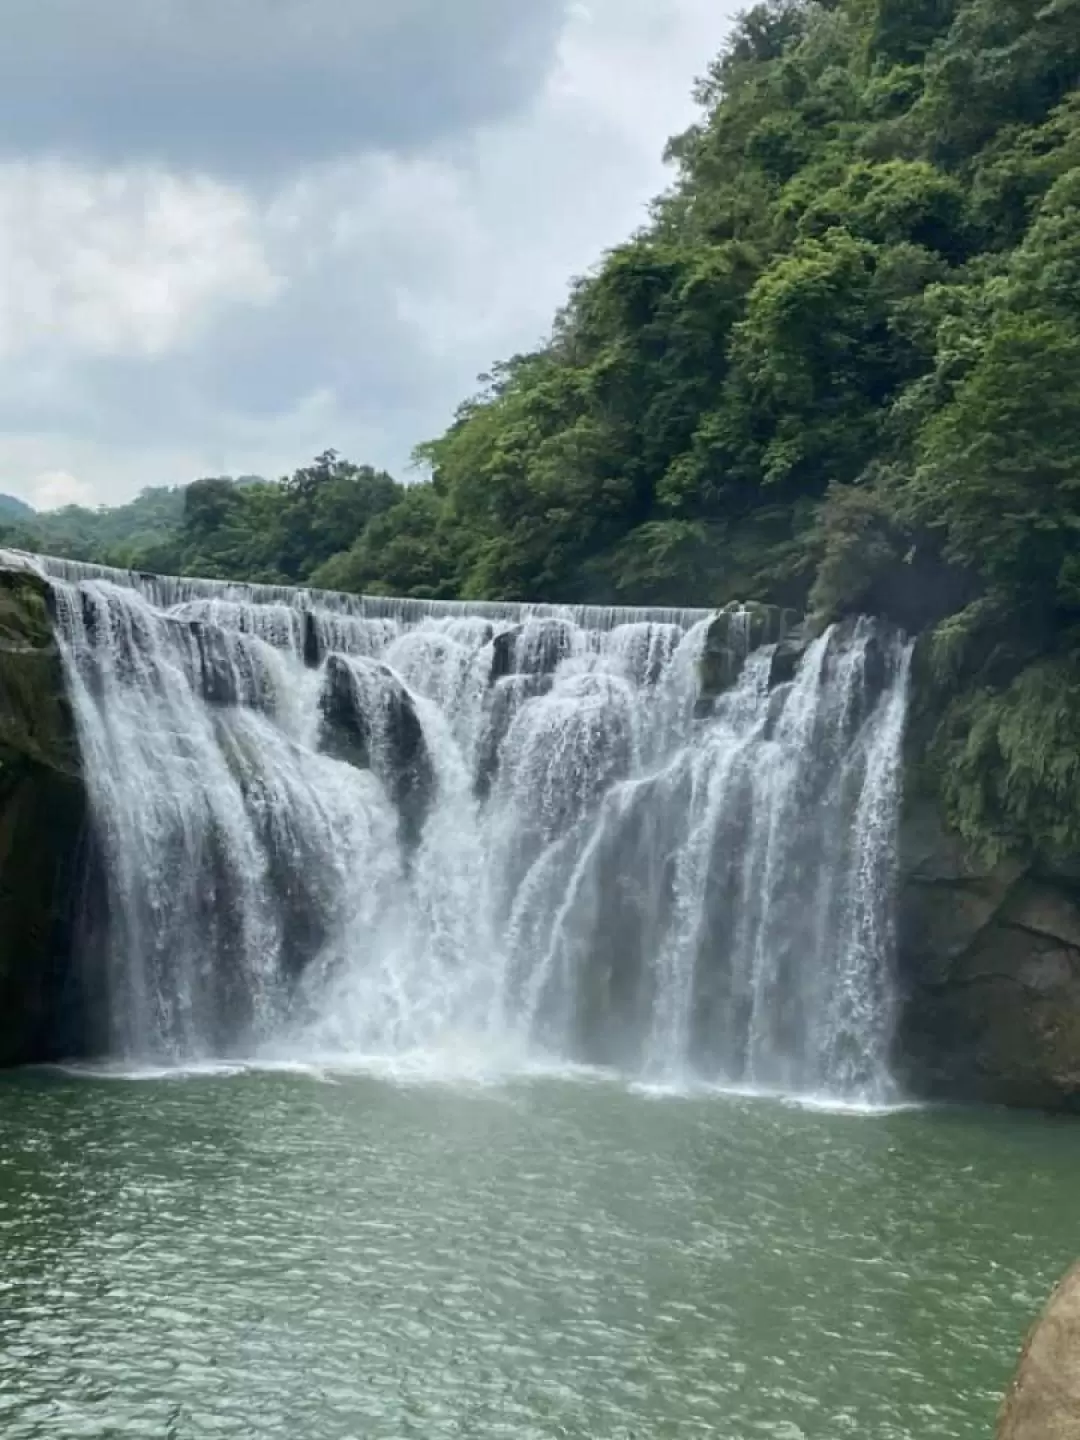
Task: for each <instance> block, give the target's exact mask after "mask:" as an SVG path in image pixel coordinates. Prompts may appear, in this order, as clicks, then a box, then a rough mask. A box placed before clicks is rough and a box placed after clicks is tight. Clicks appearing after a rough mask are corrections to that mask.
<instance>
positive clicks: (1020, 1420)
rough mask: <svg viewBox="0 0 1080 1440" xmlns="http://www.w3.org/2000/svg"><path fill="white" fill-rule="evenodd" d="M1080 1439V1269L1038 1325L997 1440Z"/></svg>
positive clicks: (1005, 1408)
mask: <svg viewBox="0 0 1080 1440" xmlns="http://www.w3.org/2000/svg"><path fill="white" fill-rule="evenodd" d="M1078 1436H1080V1265H1077V1266H1075V1267H1074V1268H1073V1269H1072V1270H1071V1271H1070V1272H1069V1273H1068V1275H1066V1276H1065V1278H1064V1280H1062V1282H1061V1284H1060V1285H1059V1286H1058V1287H1057V1289H1056V1290H1055V1291H1054V1293H1053V1295H1051V1297H1050V1300H1049V1302H1048V1303H1047V1306H1046V1309H1045V1310H1044V1311H1043V1313H1042V1315H1041V1316H1040V1318H1039V1319H1038V1320H1037V1321H1036V1323H1035V1325H1034V1327H1033V1328H1032V1330H1031V1332H1030V1334H1029V1335H1028V1338H1027V1342H1026V1344H1025V1345H1024V1348H1023V1351H1022V1353H1021V1355H1020V1363H1019V1365H1018V1367H1017V1371H1016V1375H1015V1377H1014V1379H1013V1382H1012V1384H1011V1386H1010V1387H1009V1392H1008V1394H1007V1395H1006V1397H1005V1403H1004V1405H1003V1406H1002V1409H1001V1416H1000V1419H999V1423H998V1430H997V1440H1077V1437H1078Z"/></svg>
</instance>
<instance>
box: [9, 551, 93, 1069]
mask: <svg viewBox="0 0 1080 1440" xmlns="http://www.w3.org/2000/svg"><path fill="white" fill-rule="evenodd" d="M51 603H52V597H51V591H50V589H49V586H48V583H47V582H46V581H44V580H42V579H41V578H40V577H39V576H36V575H34V574H33V573H32V572H31V571H28V570H20V569H4V570H0V1065H14V1064H24V1063H28V1062H33V1061H42V1060H50V1059H55V1058H58V1057H60V1056H61V1055H64V1054H70V1053H74V1052H77V1051H79V1050H81V1049H83V1048H84V1046H85V1039H86V1026H87V1023H88V1018H89V1015H90V1012H91V1010H92V1008H93V1007H92V1005H91V1004H88V1001H87V996H86V995H85V994H84V992H83V989H82V978H81V976H80V975H79V974H78V973H76V969H75V966H74V953H75V949H76V946H75V936H76V932H77V930H78V928H79V926H80V924H81V923H82V920H83V916H84V914H85V911H86V907H87V906H88V905H89V904H90V903H91V899H92V897H91V896H90V895H89V894H87V893H86V891H85V890H84V889H83V880H84V878H85V877H86V875H87V865H88V861H89V858H90V857H89V854H88V847H89V830H88V825H87V806H86V795H85V791H84V788H83V785H82V780H81V776H80V770H79V756H78V745H77V740H76V735H75V727H74V722H73V719H72V713H71V707H70V705H69V703H68V698H67V694H66V690H65V685H64V675H63V667H62V664H61V659H60V654H59V651H58V649H57V646H56V643H55V640H54V638H53V631H52V622H51V618H50V606H51Z"/></svg>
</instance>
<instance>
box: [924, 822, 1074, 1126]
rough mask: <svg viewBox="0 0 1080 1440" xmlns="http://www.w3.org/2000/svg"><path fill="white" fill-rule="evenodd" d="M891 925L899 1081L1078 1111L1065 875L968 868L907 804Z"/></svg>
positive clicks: (1070, 885)
mask: <svg viewBox="0 0 1080 1440" xmlns="http://www.w3.org/2000/svg"><path fill="white" fill-rule="evenodd" d="M935 832H936V834H937V843H936V845H935V844H933V843H932V837H933V835H934V834H935ZM898 922H899V934H898V941H899V946H898V978H899V982H900V986H901V991H902V1006H901V1012H900V1023H899V1027H898V1031H897V1041H896V1067H897V1069H898V1072H899V1074H900V1075H901V1077H902V1078H903V1080H904V1081H905V1083H906V1084H907V1085H908V1086H909V1088H911V1089H912V1090H914V1091H915V1092H916V1093H920V1094H925V1095H930V1096H934V1097H940V1098H949V1099H966V1100H976V1101H989V1102H992V1103H997V1104H1006V1105H1018V1106H1030V1107H1034V1108H1041V1109H1052V1110H1077V1111H1080V886H1078V884H1077V882H1076V881H1075V880H1074V879H1072V878H1070V877H1067V876H1063V875H1059V874H1052V873H1046V872H1039V871H1036V870H1034V869H1032V868H1030V867H1028V866H1026V865H1025V864H1024V863H1023V862H1021V861H1019V860H1010V861H1005V862H1002V863H1000V864H997V865H993V866H989V865H984V866H980V865H979V863H978V861H977V860H976V859H975V858H974V857H973V856H972V855H971V854H970V853H968V852H967V851H966V850H965V848H964V847H963V845H962V844H961V843H960V842H959V840H958V839H957V838H956V837H955V836H953V835H950V834H948V832H946V831H945V830H944V829H943V828H942V827H941V826H940V824H939V823H937V822H935V819H934V816H933V812H932V811H930V810H929V807H928V806H926V805H925V804H919V805H916V806H914V807H913V812H912V814H910V815H909V818H908V820H907V821H906V822H905V826H904V832H903V835H902V843H901V887H900V894H899V906H898Z"/></svg>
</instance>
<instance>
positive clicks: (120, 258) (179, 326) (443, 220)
mask: <svg viewBox="0 0 1080 1440" xmlns="http://www.w3.org/2000/svg"><path fill="white" fill-rule="evenodd" d="M243 3H248V0H243ZM417 3H420V0H417ZM730 13H731V12H730V11H727V12H726V10H725V6H724V4H720V5H717V4H716V3H715V0H589V3H587V4H577V5H576V6H574V8H573V12H572V14H571V15H570V18H569V19H568V21H567V23H566V25H565V26H564V28H563V30H562V33H561V37H560V40H559V44H558V49H557V53H556V55H555V58H554V61H553V62H552V63H551V64H550V65H549V68H548V73H547V79H546V82H545V83H544V84H543V86H542V87H541V88H539V89H534V90H533V91H532V92H529V93H527V94H523V96H522V103H521V105H520V106H519V109H518V112H517V113H516V114H515V115H513V116H511V117H510V118H504V119H503V120H501V121H500V122H499V123H488V124H485V125H482V126H479V127H474V128H473V129H472V130H471V131H468V132H467V133H466V132H462V131H461V129H460V127H458V128H457V129H455V128H454V127H453V126H450V127H449V128H448V129H447V131H446V134H445V136H444V137H443V138H442V139H441V140H438V141H436V140H433V141H432V142H431V143H429V144H428V145H427V146H426V148H423V149H422V150H421V149H414V150H413V151H412V152H411V153H400V152H399V153H395V152H391V151H389V150H385V149H384V150H369V151H366V152H365V151H360V152H358V153H356V154H354V155H352V156H351V157H348V158H339V159H337V160H334V161H332V162H326V163H322V164H319V165H308V166H307V167H306V168H305V169H303V170H302V171H298V172H296V173H294V174H292V175H291V176H289V177H287V178H285V179H283V180H282V181H281V182H280V183H278V184H277V185H276V187H269V188H268V187H267V186H265V185H262V186H261V187H259V188H255V189H244V188H242V187H240V186H238V185H235V184H226V183H224V182H223V181H221V180H220V179H217V180H215V179H210V178H207V177H205V176H204V177H198V176H194V175H190V174H189V175H187V176H186V177H185V176H181V175H173V174H169V173H167V172H164V171H162V170H160V169H156V170H155V169H147V168H146V167H145V166H136V165H127V166H123V165H117V166H114V167H112V168H108V169H97V170H94V169H88V168H80V167H77V166H75V165H74V164H71V163H68V164H60V163H59V162H56V161H49V162H43V161H38V162H34V163H30V162H21V163H19V164H15V163H12V164H9V165H7V166H3V165H0V488H4V489H11V490H15V491H18V492H19V493H22V494H26V495H29V494H30V489H31V486H32V483H33V481H34V478H35V477H36V476H38V475H40V474H41V473H42V472H44V471H51V470H64V471H67V472H70V473H71V474H72V475H77V476H79V477H81V478H83V479H84V480H86V481H87V482H88V483H91V484H92V485H93V486H94V487H95V490H96V492H97V494H98V495H99V496H100V497H101V498H102V500H104V501H106V502H108V503H112V502H115V501H116V500H119V499H121V498H125V497H127V496H129V495H131V494H132V493H133V492H134V491H135V490H137V489H138V488H139V487H140V485H142V484H162V483H178V482H182V481H185V480H188V479H190V478H192V477H193V476H194V475H197V474H208V473H221V472H223V471H234V472H242V471H248V472H259V473H270V474H274V473H282V472H283V471H285V470H287V469H290V468H292V467H293V466H295V465H297V464H299V463H302V462H303V461H304V460H305V459H307V458H310V456H311V455H313V454H315V453H316V452H317V451H319V450H321V449H323V448H325V447H326V446H328V445H332V446H334V447H336V448H337V449H339V450H341V451H343V452H345V453H347V454H349V455H350V456H353V457H355V458H356V459H358V460H365V461H369V462H371V463H373V464H378V465H385V466H387V467H388V468H390V469H392V470H394V471H395V472H396V473H399V474H401V473H403V471H404V466H405V462H406V459H407V456H408V454H409V452H410V450H411V448H412V446H413V445H414V444H415V443H416V442H417V441H419V440H422V439H426V438H428V437H430V436H431V435H433V434H437V433H438V432H439V431H440V430H441V429H442V428H444V427H445V425H446V424H447V423H448V421H449V419H450V417H451V415H452V413H453V410H454V407H455V406H456V404H457V403H458V402H460V401H461V400H462V399H464V398H465V397H466V396H467V395H468V394H469V393H470V392H471V391H472V390H473V388H474V387H475V379H476V376H477V375H478V374H479V373H480V372H481V371H483V370H487V369H488V368H489V367H490V365H491V363H492V362H493V361H494V360H496V359H498V358H500V357H505V356H508V355H510V354H513V353H514V352H515V351H517V350H520V349H523V348H527V347H530V346H532V345H534V344H536V343H537V342H538V341H539V340H541V339H542V337H543V336H544V335H545V333H546V332H547V330H548V328H549V326H550V323H551V319H552V316H553V313H554V310H555V308H556V307H557V306H558V305H559V304H560V303H561V301H562V300H563V299H564V297H565V294H566V290H567V285H568V282H569V280H570V278H571V277H572V276H573V275H575V274H579V273H581V272H583V271H585V270H587V269H588V268H590V267H591V266H593V265H594V264H595V263H596V262H598V261H599V259H600V258H601V255H602V253H603V251H604V249H605V248H607V247H609V246H611V245H613V244H616V243H618V242H619V241H620V240H622V239H624V238H625V237H626V236H628V235H629V234H630V233H631V232H632V231H633V229H634V228H635V227H637V226H638V225H640V224H641V223H642V222H643V221H644V219H645V217H646V214H647V208H646V207H647V203H648V201H649V199H650V198H651V197H652V196H654V195H655V194H656V193H657V191H658V190H660V189H661V188H662V187H663V186H664V185H665V184H666V183H667V178H668V177H667V175H666V173H665V171H664V169H663V166H662V164H661V154H662V150H663V147H664V144H665V141H666V140H667V138H668V137H669V136H670V135H671V134H672V133H674V132H676V131H678V130H680V129H682V128H684V127H685V125H686V124H687V123H689V121H690V120H691V119H692V118H693V107H692V103H691V98H690V96H691V88H692V84H693V80H694V78H695V76H696V75H697V74H699V73H701V72H702V71H703V70H704V69H705V68H706V66H707V65H708V63H709V61H710V60H711V58H712V57H713V55H714V54H715V52H716V50H717V49H718V48H719V46H720V44H721V43H722V41H723V38H724V34H725V32H726V30H727V27H728V24H729V19H728V16H729V14H730Z"/></svg>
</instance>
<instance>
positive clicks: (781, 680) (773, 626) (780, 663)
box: [697, 604, 807, 717]
mask: <svg viewBox="0 0 1080 1440" xmlns="http://www.w3.org/2000/svg"><path fill="white" fill-rule="evenodd" d="M806 644H807V641H806V637H805V636H804V634H803V633H802V622H801V618H800V617H799V616H798V615H797V614H796V612H795V611H793V610H783V609H781V608H780V606H778V605H759V604H748V605H739V604H731V605H727V606H725V608H724V609H723V610H721V611H719V612H718V613H717V614H716V615H715V616H714V617H713V619H712V620H711V621H710V622H709V629H708V633H707V635H706V637H705V646H704V649H703V651H702V655H701V662H700V679H701V690H700V696H699V700H698V706H697V713H698V715H699V717H700V716H702V715H708V714H711V713H712V709H713V702H714V701H715V700H716V699H717V698H718V697H719V696H720V695H722V694H723V693H724V692H725V690H729V689H730V688H731V687H732V685H734V684H735V683H736V681H737V680H738V678H739V676H740V675H741V674H742V668H743V665H744V664H745V663H746V657H747V655H749V654H750V653H751V651H753V650H759V649H761V647H762V646H763V645H775V646H776V653H775V655H774V656H773V663H772V670H771V673H770V676H769V684H770V685H773V686H775V685H786V684H788V683H789V682H790V681H791V680H792V679H794V676H795V671H796V670H797V669H798V666H799V661H800V660H801V659H802V656H803V654H804V653H805V651H806Z"/></svg>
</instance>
